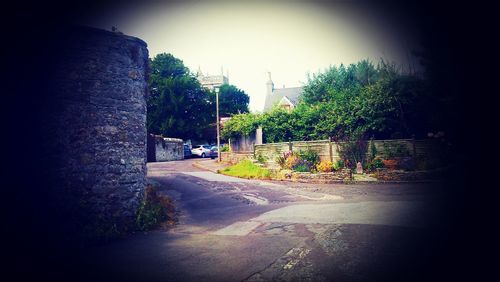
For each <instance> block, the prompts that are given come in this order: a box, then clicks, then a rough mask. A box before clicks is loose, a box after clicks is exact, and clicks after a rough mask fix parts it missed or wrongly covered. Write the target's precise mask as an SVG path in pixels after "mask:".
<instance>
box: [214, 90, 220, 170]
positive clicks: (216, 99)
mask: <svg viewBox="0 0 500 282" xmlns="http://www.w3.org/2000/svg"><path fill="white" fill-rule="evenodd" d="M215 105H216V106H215V107H216V111H217V161H218V162H219V163H220V161H221V156H220V153H221V151H220V120H219V87H216V88H215Z"/></svg>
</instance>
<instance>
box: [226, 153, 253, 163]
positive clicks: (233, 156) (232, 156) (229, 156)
mask: <svg viewBox="0 0 500 282" xmlns="http://www.w3.org/2000/svg"><path fill="white" fill-rule="evenodd" d="M252 157H253V153H252V152H238V153H236V152H221V154H220V158H221V162H223V163H226V164H237V163H239V162H240V161H242V160H245V159H251V158H252Z"/></svg>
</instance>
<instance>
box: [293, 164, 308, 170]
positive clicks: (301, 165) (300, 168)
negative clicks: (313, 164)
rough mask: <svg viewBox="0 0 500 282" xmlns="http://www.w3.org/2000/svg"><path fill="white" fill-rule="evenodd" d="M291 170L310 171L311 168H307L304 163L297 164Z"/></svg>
mask: <svg viewBox="0 0 500 282" xmlns="http://www.w3.org/2000/svg"><path fill="white" fill-rule="evenodd" d="M293 170H294V171H297V172H310V171H311V169H310V168H309V166H308V165H307V164H306V163H300V164H297V165H296V166H295V167H294V168H293Z"/></svg>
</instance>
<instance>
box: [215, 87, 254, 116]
mask: <svg viewBox="0 0 500 282" xmlns="http://www.w3.org/2000/svg"><path fill="white" fill-rule="evenodd" d="M249 102H250V97H248V95H247V94H246V93H245V92H244V91H243V90H240V89H238V88H237V87H236V86H234V85H230V84H223V85H221V87H220V88H219V114H220V116H226V117H227V116H232V115H235V114H242V113H248V103H249Z"/></svg>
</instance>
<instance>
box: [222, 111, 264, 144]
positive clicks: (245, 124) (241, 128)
mask: <svg viewBox="0 0 500 282" xmlns="http://www.w3.org/2000/svg"><path fill="white" fill-rule="evenodd" d="M261 118H262V117H261V116H260V115H259V114H250V113H245V114H236V115H233V116H232V117H231V119H230V120H228V121H227V122H226V123H225V124H224V127H223V128H222V130H221V136H222V138H223V139H226V140H227V139H229V138H238V137H240V136H248V135H250V134H251V133H253V132H255V130H256V129H257V127H258V126H259V125H260V123H261Z"/></svg>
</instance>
